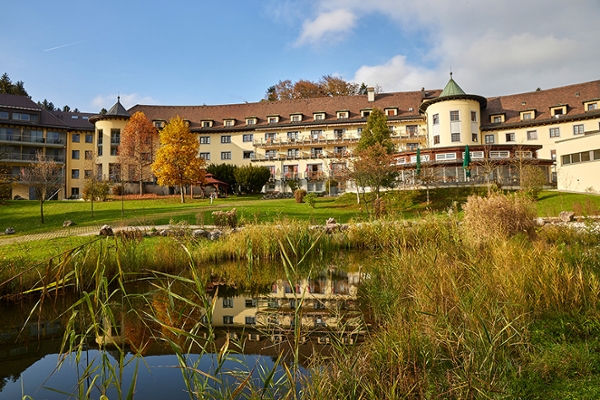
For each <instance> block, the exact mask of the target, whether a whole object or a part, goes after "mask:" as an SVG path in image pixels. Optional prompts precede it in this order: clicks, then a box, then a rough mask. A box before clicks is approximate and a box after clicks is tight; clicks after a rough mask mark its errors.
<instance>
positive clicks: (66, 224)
mask: <svg viewBox="0 0 600 400" xmlns="http://www.w3.org/2000/svg"><path fill="white" fill-rule="evenodd" d="M73 225H77V224H76V223H75V222H73V221H71V220H70V219H68V220H66V221H65V222H63V226H73Z"/></svg>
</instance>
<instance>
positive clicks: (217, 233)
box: [208, 229, 223, 240]
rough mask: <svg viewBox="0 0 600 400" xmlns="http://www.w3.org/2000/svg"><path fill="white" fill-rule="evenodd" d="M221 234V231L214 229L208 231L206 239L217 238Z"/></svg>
mask: <svg viewBox="0 0 600 400" xmlns="http://www.w3.org/2000/svg"><path fill="white" fill-rule="evenodd" d="M221 236H223V232H222V231H220V230H218V229H215V230H214V231H211V232H210V235H209V236H208V239H209V240H218V239H220V238H221Z"/></svg>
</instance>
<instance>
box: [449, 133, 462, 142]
mask: <svg viewBox="0 0 600 400" xmlns="http://www.w3.org/2000/svg"><path fill="white" fill-rule="evenodd" d="M450 140H452V141H453V142H460V133H451V134H450Z"/></svg>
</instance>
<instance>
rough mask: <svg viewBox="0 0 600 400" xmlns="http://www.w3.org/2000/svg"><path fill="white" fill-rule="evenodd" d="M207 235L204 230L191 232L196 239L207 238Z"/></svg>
mask: <svg viewBox="0 0 600 400" xmlns="http://www.w3.org/2000/svg"><path fill="white" fill-rule="evenodd" d="M208 234H209V232H208V231H206V230H204V229H196V230H194V231H192V236H193V237H194V238H196V239H198V238H205V239H206V238H208Z"/></svg>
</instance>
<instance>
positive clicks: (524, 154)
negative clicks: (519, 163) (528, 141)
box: [515, 150, 533, 158]
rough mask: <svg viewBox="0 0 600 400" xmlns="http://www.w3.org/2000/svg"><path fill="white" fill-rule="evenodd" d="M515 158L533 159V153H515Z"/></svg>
mask: <svg viewBox="0 0 600 400" xmlns="http://www.w3.org/2000/svg"><path fill="white" fill-rule="evenodd" d="M515 157H516V158H532V157H533V153H532V152H531V151H523V150H521V151H518V150H517V151H515Z"/></svg>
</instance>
